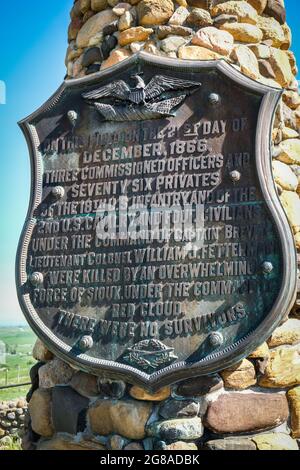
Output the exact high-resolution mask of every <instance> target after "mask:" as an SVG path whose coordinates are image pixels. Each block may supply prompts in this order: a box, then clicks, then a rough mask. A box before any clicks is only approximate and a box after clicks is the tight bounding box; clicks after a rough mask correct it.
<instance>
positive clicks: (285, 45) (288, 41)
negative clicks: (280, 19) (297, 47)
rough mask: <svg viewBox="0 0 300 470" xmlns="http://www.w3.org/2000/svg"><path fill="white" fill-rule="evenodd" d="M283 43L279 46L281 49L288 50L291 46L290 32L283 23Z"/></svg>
mask: <svg viewBox="0 0 300 470" xmlns="http://www.w3.org/2000/svg"><path fill="white" fill-rule="evenodd" d="M281 28H282V31H283V34H284V37H285V41H284V43H283V44H282V45H281V49H284V50H288V49H289V48H290V47H291V45H292V31H291V28H290V27H289V26H288V25H287V24H286V23H285V24H283V25H281Z"/></svg>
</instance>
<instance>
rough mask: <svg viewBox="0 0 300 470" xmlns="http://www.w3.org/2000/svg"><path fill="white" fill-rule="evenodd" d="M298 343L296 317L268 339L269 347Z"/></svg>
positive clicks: (299, 329)
mask: <svg viewBox="0 0 300 470" xmlns="http://www.w3.org/2000/svg"><path fill="white" fill-rule="evenodd" d="M288 168H289V167H288ZM290 171H292V170H290ZM293 175H294V176H295V178H296V180H297V177H296V175H295V174H294V173H293ZM297 183H298V181H297ZM299 343H300V320H296V319H289V320H288V321H286V322H285V323H284V324H283V325H281V326H280V327H279V328H277V329H276V330H275V331H274V333H273V334H272V336H271V337H270V338H269V339H268V345H269V347H270V348H275V347H277V346H283V345H285V344H288V345H290V346H292V345H295V344H299Z"/></svg>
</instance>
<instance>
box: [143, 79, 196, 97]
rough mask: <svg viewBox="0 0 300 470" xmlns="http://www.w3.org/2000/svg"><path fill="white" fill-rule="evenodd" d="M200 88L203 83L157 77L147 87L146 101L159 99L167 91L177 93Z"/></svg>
mask: <svg viewBox="0 0 300 470" xmlns="http://www.w3.org/2000/svg"><path fill="white" fill-rule="evenodd" d="M199 86H201V83H199V82H192V81H190V80H181V79H180V78H172V77H165V76H163V75H156V76H155V77H153V78H152V80H151V81H150V82H149V83H148V85H147V86H146V89H145V93H146V99H148V100H150V99H153V98H157V97H158V96H160V95H161V94H162V93H164V92H165V91H177V90H182V89H183V88H196V87H199Z"/></svg>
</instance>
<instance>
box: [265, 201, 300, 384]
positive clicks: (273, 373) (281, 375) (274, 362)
mask: <svg viewBox="0 0 300 470" xmlns="http://www.w3.org/2000/svg"><path fill="white" fill-rule="evenodd" d="M291 194H292V193H291ZM299 355H300V348H299V346H297V347H292V348H288V349H285V348H278V349H276V350H274V351H271V353H270V358H269V361H268V364H267V367H266V369H265V372H264V375H263V376H262V377H261V378H260V379H259V385H261V386H262V387H266V388H286V387H293V386H294V385H300V359H299Z"/></svg>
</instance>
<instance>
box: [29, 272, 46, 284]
mask: <svg viewBox="0 0 300 470" xmlns="http://www.w3.org/2000/svg"><path fill="white" fill-rule="evenodd" d="M29 281H30V282H31V284H32V285H33V286H34V287H37V286H40V285H41V284H43V282H44V276H43V274H42V273H38V272H35V273H32V274H31V275H30V276H29Z"/></svg>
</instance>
